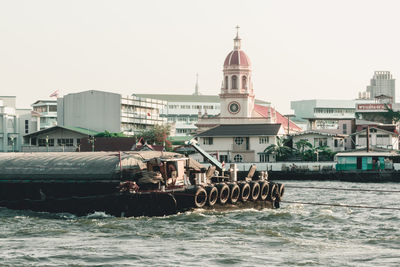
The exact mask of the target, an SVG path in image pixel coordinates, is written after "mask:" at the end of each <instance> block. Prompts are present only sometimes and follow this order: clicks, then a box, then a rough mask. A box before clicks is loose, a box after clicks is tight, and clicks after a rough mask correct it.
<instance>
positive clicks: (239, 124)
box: [197, 32, 301, 162]
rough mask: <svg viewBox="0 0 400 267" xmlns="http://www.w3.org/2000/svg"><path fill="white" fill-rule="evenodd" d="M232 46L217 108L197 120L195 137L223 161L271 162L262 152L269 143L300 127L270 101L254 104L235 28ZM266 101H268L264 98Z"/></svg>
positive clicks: (246, 63) (245, 58) (247, 63)
mask: <svg viewBox="0 0 400 267" xmlns="http://www.w3.org/2000/svg"><path fill="white" fill-rule="evenodd" d="M233 41H234V45H233V50H232V51H231V52H230V53H229V54H228V55H227V56H226V58H225V61H224V66H223V82H222V86H221V92H220V94H219V99H220V107H221V112H220V114H218V115H216V116H208V115H204V116H202V117H201V118H199V121H198V123H197V127H198V130H197V139H198V141H199V144H200V146H202V148H203V149H204V150H206V151H207V152H208V153H210V154H212V155H215V157H217V158H218V160H220V161H224V162H274V161H275V156H274V155H268V154H266V152H265V150H266V148H267V147H268V146H270V145H271V144H276V143H277V138H279V137H281V136H283V135H285V134H291V133H292V134H293V133H296V132H300V131H301V128H300V127H298V126H297V125H296V124H295V123H293V122H292V121H290V120H289V119H288V118H286V117H284V116H283V115H282V114H280V113H279V112H278V111H276V109H275V108H273V107H272V106H271V105H270V104H261V105H260V104H256V103H255V94H254V90H253V82H252V69H251V62H250V59H249V57H248V56H247V55H246V53H245V52H244V51H243V50H242V49H241V39H240V37H239V33H238V32H237V34H236V37H235V39H234V40H233ZM265 103H268V102H265Z"/></svg>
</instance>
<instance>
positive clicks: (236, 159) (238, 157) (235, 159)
mask: <svg viewBox="0 0 400 267" xmlns="http://www.w3.org/2000/svg"><path fill="white" fill-rule="evenodd" d="M233 161H234V162H242V161H243V157H242V155H240V154H236V155H235V156H234V157H233Z"/></svg>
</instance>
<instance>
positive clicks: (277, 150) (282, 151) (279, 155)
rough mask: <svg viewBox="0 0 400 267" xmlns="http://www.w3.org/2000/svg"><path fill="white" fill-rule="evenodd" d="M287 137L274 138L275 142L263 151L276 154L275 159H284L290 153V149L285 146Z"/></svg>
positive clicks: (287, 140)
mask: <svg viewBox="0 0 400 267" xmlns="http://www.w3.org/2000/svg"><path fill="white" fill-rule="evenodd" d="M288 142H289V139H283V138H280V137H277V138H276V144H272V145H269V146H268V147H267V148H266V149H265V150H264V152H265V153H267V154H274V155H276V160H285V159H286V158H287V157H288V156H290V155H291V154H292V149H291V148H290V147H289V146H287V144H288Z"/></svg>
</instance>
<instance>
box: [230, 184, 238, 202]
mask: <svg viewBox="0 0 400 267" xmlns="http://www.w3.org/2000/svg"><path fill="white" fill-rule="evenodd" d="M228 186H229V191H230V193H229V203H231V204H235V203H236V202H238V200H239V197H240V188H239V186H238V185H237V184H236V183H230V184H228Z"/></svg>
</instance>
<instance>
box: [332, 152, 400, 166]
mask: <svg viewBox="0 0 400 267" xmlns="http://www.w3.org/2000/svg"><path fill="white" fill-rule="evenodd" d="M399 159H400V155H399V154H397V153H396V152H394V151H391V152H377V151H370V152H367V151H358V152H343V153H338V154H336V156H335V161H336V162H337V163H336V170H338V171H357V170H362V171H374V170H375V171H378V170H392V169H393V162H398V161H399Z"/></svg>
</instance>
